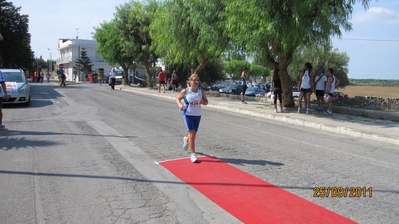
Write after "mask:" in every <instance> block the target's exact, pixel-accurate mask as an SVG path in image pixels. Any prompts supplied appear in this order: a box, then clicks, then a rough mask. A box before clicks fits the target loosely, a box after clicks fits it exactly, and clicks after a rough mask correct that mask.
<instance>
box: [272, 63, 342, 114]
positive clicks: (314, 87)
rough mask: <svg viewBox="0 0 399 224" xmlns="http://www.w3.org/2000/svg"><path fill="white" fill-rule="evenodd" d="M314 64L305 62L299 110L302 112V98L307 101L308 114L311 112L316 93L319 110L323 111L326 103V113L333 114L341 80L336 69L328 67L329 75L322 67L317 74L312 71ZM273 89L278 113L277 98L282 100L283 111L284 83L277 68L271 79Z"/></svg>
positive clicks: (301, 75)
mask: <svg viewBox="0 0 399 224" xmlns="http://www.w3.org/2000/svg"><path fill="white" fill-rule="evenodd" d="M312 68H313V67H312V64H310V63H309V62H308V63H306V64H305V66H304V69H303V72H301V74H300V76H299V82H298V91H300V93H299V97H298V111H297V113H301V112H302V111H303V110H302V100H304V101H305V111H306V114H309V113H310V109H309V108H310V95H311V94H312V93H315V94H316V98H317V109H316V111H317V112H323V105H324V103H326V104H327V111H326V112H325V113H326V115H332V114H333V113H332V98H333V96H334V92H335V88H336V87H337V86H338V85H339V84H340V81H339V80H338V79H337V77H336V76H335V75H334V69H332V68H329V69H327V75H325V74H324V72H323V69H322V68H318V69H317V70H316V75H315V74H314V72H313V71H312ZM271 82H272V89H273V94H274V111H275V112H276V113H277V112H278V110H277V99H278V100H279V102H280V112H283V111H284V110H283V102H282V93H283V92H282V83H281V79H280V77H279V70H278V69H275V70H274V72H273V76H272V79H271Z"/></svg>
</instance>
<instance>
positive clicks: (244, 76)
mask: <svg viewBox="0 0 399 224" xmlns="http://www.w3.org/2000/svg"><path fill="white" fill-rule="evenodd" d="M247 72H248V68H247V67H245V68H244V69H243V70H242V73H241V85H242V92H241V102H242V103H243V104H247V102H245V101H244V99H245V91H247ZM248 81H249V80H248Z"/></svg>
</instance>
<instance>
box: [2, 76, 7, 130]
mask: <svg viewBox="0 0 399 224" xmlns="http://www.w3.org/2000/svg"><path fill="white" fill-rule="evenodd" d="M3 100H8V95H7V87H6V79H5V78H4V75H3V73H2V72H1V71H0V130H2V129H4V128H5V127H6V126H5V125H4V124H3V109H2V108H3Z"/></svg>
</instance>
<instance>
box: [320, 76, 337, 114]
mask: <svg viewBox="0 0 399 224" xmlns="http://www.w3.org/2000/svg"><path fill="white" fill-rule="evenodd" d="M327 75H328V80H327V87H326V93H325V94H324V99H325V102H326V103H328V105H327V111H326V115H332V114H333V113H332V98H333V97H334V92H335V88H336V87H337V86H339V84H340V81H339V79H337V77H335V75H334V69H332V68H329V69H328V70H327Z"/></svg>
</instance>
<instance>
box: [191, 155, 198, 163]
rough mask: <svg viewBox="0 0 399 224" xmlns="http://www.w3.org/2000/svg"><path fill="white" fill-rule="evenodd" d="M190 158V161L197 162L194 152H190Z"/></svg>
mask: <svg viewBox="0 0 399 224" xmlns="http://www.w3.org/2000/svg"><path fill="white" fill-rule="evenodd" d="M190 160H191V162H192V163H195V162H197V156H196V155H195V153H193V154H191V156H190Z"/></svg>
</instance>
